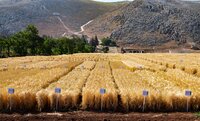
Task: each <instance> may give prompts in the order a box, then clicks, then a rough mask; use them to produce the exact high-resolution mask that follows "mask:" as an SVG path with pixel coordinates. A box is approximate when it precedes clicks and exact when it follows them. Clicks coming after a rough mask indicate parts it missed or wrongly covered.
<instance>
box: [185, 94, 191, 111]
mask: <svg viewBox="0 0 200 121" xmlns="http://www.w3.org/2000/svg"><path fill="white" fill-rule="evenodd" d="M185 96H187V112H188V111H189V97H191V96H192V91H190V90H186V91H185Z"/></svg>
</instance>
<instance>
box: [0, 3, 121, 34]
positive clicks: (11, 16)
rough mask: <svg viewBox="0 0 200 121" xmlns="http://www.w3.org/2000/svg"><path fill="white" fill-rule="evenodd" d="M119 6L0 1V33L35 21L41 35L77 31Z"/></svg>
mask: <svg viewBox="0 0 200 121" xmlns="http://www.w3.org/2000/svg"><path fill="white" fill-rule="evenodd" d="M119 5H121V3H120V4H119V3H102V2H95V1H91V0H0V18H1V19H0V35H1V36H6V35H10V34H13V33H16V32H18V31H20V30H21V29H23V28H25V27H26V26H27V25H28V24H35V25H36V26H37V27H38V28H39V30H40V34H41V35H43V34H45V35H49V36H55V37H57V36H62V35H63V34H69V33H73V32H78V31H81V30H80V27H81V26H82V25H83V24H85V23H87V22H88V21H90V20H92V19H94V18H96V17H98V16H99V15H102V14H104V13H106V12H109V11H112V10H113V9H115V8H117V7H118V6H119Z"/></svg>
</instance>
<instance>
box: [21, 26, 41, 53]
mask: <svg viewBox="0 0 200 121" xmlns="http://www.w3.org/2000/svg"><path fill="white" fill-rule="evenodd" d="M24 33H25V38H26V39H28V40H29V41H30V43H29V48H30V53H31V55H35V54H38V52H39V51H38V50H40V49H41V45H42V44H43V39H42V38H41V37H39V35H38V33H39V32H38V29H37V28H36V27H35V26H34V25H28V27H27V28H26V29H25V30H24Z"/></svg>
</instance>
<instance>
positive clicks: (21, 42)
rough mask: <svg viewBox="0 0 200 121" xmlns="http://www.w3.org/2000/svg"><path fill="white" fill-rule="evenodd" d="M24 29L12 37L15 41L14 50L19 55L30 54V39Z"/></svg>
mask: <svg viewBox="0 0 200 121" xmlns="http://www.w3.org/2000/svg"><path fill="white" fill-rule="evenodd" d="M25 34H26V33H25V32H24V31H21V32H18V33H16V34H15V35H13V36H12V37H11V39H12V42H13V50H14V51H15V54H17V55H18V56H26V55H27V54H28V45H29V44H30V43H29V40H28V39H26V35H25Z"/></svg>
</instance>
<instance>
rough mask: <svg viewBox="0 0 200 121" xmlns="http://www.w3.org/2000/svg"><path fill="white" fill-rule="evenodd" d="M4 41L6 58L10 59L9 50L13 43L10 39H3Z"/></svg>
mask: <svg viewBox="0 0 200 121" xmlns="http://www.w3.org/2000/svg"><path fill="white" fill-rule="evenodd" d="M4 40H5V41H4V43H5V48H6V52H7V56H8V57H10V53H11V48H12V46H13V41H12V39H11V38H10V37H7V38H5V39H4Z"/></svg>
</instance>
